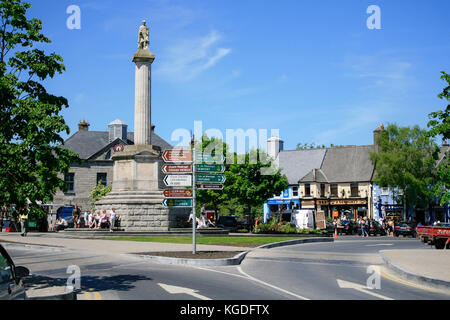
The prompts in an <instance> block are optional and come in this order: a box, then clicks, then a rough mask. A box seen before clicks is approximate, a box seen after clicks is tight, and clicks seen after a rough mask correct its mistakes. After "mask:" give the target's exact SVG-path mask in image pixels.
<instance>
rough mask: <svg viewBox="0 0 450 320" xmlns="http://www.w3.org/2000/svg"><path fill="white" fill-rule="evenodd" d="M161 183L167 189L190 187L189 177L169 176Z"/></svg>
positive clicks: (190, 178) (190, 180)
mask: <svg viewBox="0 0 450 320" xmlns="http://www.w3.org/2000/svg"><path fill="white" fill-rule="evenodd" d="M163 181H164V183H165V185H166V186H168V187H192V177H191V176H190V175H169V176H166V177H165V178H164V180H163Z"/></svg>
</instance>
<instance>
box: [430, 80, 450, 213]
mask: <svg viewBox="0 0 450 320" xmlns="http://www.w3.org/2000/svg"><path fill="white" fill-rule="evenodd" d="M441 79H442V80H444V81H446V82H447V84H446V87H445V88H444V90H443V91H442V92H441V93H440V94H439V95H438V97H439V98H440V99H442V100H446V101H447V102H446V103H447V107H446V108H445V109H444V110H442V111H437V112H433V113H431V114H430V115H429V118H430V119H431V120H430V122H428V128H429V129H430V130H429V132H428V134H429V135H430V136H431V137H438V136H440V137H442V138H443V140H444V141H446V140H448V139H450V116H449V113H450V75H449V74H447V73H445V72H442V76H441ZM440 157H441V159H439V161H440V163H439V166H438V168H437V170H436V183H435V185H434V195H435V196H436V197H437V198H438V199H440V201H441V206H444V205H445V204H449V203H450V161H449V160H450V159H449V158H450V155H449V151H448V149H443V148H441V154H440Z"/></svg>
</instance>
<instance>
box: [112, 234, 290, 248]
mask: <svg viewBox="0 0 450 320" xmlns="http://www.w3.org/2000/svg"><path fill="white" fill-rule="evenodd" d="M297 239H299V238H298V237H276V236H274V237H251V236H248V237H208V236H201V237H197V244H211V245H225V246H245V247H257V246H260V245H263V244H267V243H274V242H281V241H288V240H297ZM104 240H116V241H138V242H161V243H181V244H191V243H192V237H151V236H148V237H147V236H138V237H114V238H107V239H104Z"/></svg>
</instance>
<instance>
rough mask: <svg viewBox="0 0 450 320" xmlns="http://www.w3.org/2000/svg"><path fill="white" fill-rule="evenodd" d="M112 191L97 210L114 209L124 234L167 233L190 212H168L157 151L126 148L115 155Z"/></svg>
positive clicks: (143, 148)
mask: <svg viewBox="0 0 450 320" xmlns="http://www.w3.org/2000/svg"><path fill="white" fill-rule="evenodd" d="M112 159H113V160H114V178H113V184H112V191H111V192H110V193H109V194H108V195H107V196H106V197H104V198H102V199H100V200H99V201H97V202H96V204H95V206H96V209H97V210H103V209H105V210H107V212H109V210H111V208H115V209H116V213H117V214H118V216H119V217H120V228H121V229H124V230H125V231H143V232H151V231H155V232H156V231H158V232H160V231H169V229H170V228H176V227H178V223H179V222H180V221H181V220H187V218H188V216H189V212H190V208H167V207H165V206H164V205H163V204H162V203H163V200H164V194H163V192H164V191H163V188H164V183H163V181H162V179H163V177H162V172H161V166H162V159H161V150H160V149H159V148H157V147H154V146H151V145H148V146H134V145H133V146H126V147H125V150H124V151H123V152H119V153H117V154H115V155H114V156H113V157H112Z"/></svg>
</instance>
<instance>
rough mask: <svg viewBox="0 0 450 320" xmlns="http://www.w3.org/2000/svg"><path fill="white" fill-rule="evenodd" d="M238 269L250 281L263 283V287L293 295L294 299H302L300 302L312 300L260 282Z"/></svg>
mask: <svg viewBox="0 0 450 320" xmlns="http://www.w3.org/2000/svg"><path fill="white" fill-rule="evenodd" d="M237 269H238V270H239V272H240V273H242V274H243V275H244V276H246V277H247V278H248V279H250V280H253V281H255V282H258V283H261V284H263V285H265V286H268V287H271V288H273V289H275V290H278V291H281V292H284V293H287V294H289V295H291V296H294V297H296V298H298V299H300V300H310V299H308V298H305V297H303V296H300V295H298V294H295V293H292V292H290V291H287V290H284V289H281V288H279V287H277V286H274V285H272V284H270V283H267V282H264V281H261V280H259V279H256V278H253V277H252V276H250V275H248V274H247V273H245V272H244V271H243V270H242V269H241V267H238V268H237Z"/></svg>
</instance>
